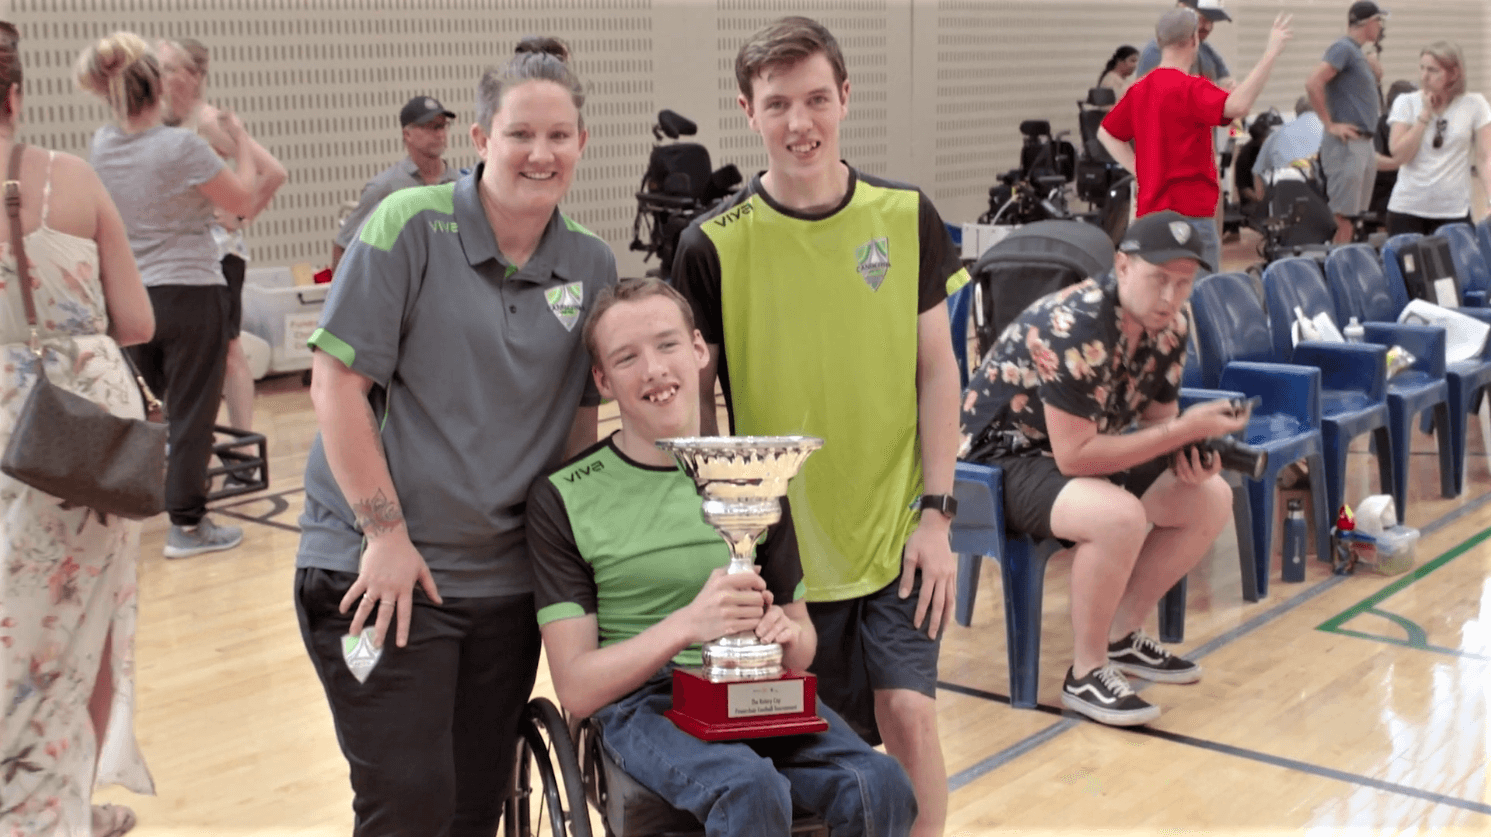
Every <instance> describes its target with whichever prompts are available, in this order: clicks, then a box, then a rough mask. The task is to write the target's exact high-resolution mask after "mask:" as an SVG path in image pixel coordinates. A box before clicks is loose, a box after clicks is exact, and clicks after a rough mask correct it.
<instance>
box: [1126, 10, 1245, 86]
mask: <svg viewBox="0 0 1491 837" xmlns="http://www.w3.org/2000/svg"><path fill="white" fill-rule="evenodd" d="M1175 5H1176V6H1179V7H1184V8H1187V9H1191V10H1192V11H1194V12H1196V16H1197V17H1198V18H1199V20H1198V21H1197V24H1198V25H1197V27H1196V34H1197V36H1199V37H1200V38H1201V46H1200V47H1198V48H1197V49H1196V60H1195V62H1194V63H1193V64H1192V65H1191V75H1193V76H1201V77H1202V78H1204V79H1206V80H1208V81H1210V82H1211V83H1212V84H1215V85H1216V86H1218V87H1220V88H1222V89H1223V90H1231V89H1232V88H1234V87H1236V86H1237V81H1236V80H1235V79H1234V78H1232V71H1231V70H1229V69H1227V62H1226V61H1223V60H1222V55H1221V53H1219V52H1217V51H1216V49H1214V48H1213V47H1212V45H1211V44H1209V43H1207V42H1206V38H1207V36H1208V35H1210V34H1211V30H1212V27H1213V26H1215V25H1216V24H1217V21H1222V20H1225V21H1227V22H1228V23H1231V22H1232V16H1231V15H1229V14H1227V10H1226V9H1224V8H1222V0H1180V2H1178V3H1176V4H1175ZM1158 66H1160V44H1159V42H1158V41H1150V42H1149V43H1148V44H1145V46H1144V49H1142V50H1140V51H1139V64H1138V66H1137V67H1136V68H1135V69H1134V80H1135V81H1138V80H1139V79H1141V78H1143V77H1144V74H1145V73H1148V72H1149V71H1150V70H1153V69H1154V68H1155V67H1158Z"/></svg>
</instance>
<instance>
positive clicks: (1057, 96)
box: [0, 0, 1491, 273]
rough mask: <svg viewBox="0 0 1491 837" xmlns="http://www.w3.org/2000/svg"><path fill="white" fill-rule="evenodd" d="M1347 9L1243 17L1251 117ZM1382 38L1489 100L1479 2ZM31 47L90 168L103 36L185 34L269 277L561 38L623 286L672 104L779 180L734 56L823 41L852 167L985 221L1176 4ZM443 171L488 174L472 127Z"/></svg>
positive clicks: (1238, 30) (734, 154) (239, 21)
mask: <svg viewBox="0 0 1491 837" xmlns="http://www.w3.org/2000/svg"><path fill="white" fill-rule="evenodd" d="M1348 5H1349V3H1347V2H1345V0H1330V2H1293V3H1289V4H1283V3H1279V2H1274V1H1273V0H1232V2H1229V3H1228V4H1227V8H1228V10H1229V11H1230V12H1231V13H1232V15H1233V17H1234V19H1235V21H1234V22H1233V23H1221V24H1218V25H1217V27H1216V31H1215V32H1214V33H1213V35H1212V42H1213V44H1214V45H1215V46H1216V47H1217V48H1218V49H1219V50H1220V51H1221V53H1222V54H1223V56H1224V57H1225V58H1226V60H1227V61H1228V63H1229V64H1230V65H1231V67H1232V69H1233V72H1234V75H1236V76H1238V77H1241V76H1243V75H1245V74H1246V72H1247V70H1248V69H1249V68H1250V67H1251V66H1252V63H1253V61H1255V60H1256V57H1257V55H1258V54H1259V52H1260V51H1261V50H1262V48H1263V44H1264V43H1265V40H1266V38H1267V34H1268V29H1269V26H1270V24H1271V22H1272V20H1273V17H1274V14H1275V13H1277V12H1278V11H1279V10H1281V9H1288V10H1290V11H1292V12H1293V13H1294V15H1295V32H1296V34H1295V38H1294V40H1293V42H1292V43H1291V44H1290V45H1289V47H1288V49H1287V51H1286V53H1285V55H1284V57H1283V58H1282V59H1281V60H1280V62H1279V63H1278V66H1277V67H1276V69H1275V72H1274V74H1273V79H1272V81H1271V82H1270V83H1269V85H1268V87H1267V88H1266V89H1265V91H1264V94H1263V96H1261V97H1260V99H1259V104H1260V106H1264V107H1266V106H1268V105H1277V106H1278V107H1280V109H1281V110H1282V109H1288V108H1290V107H1292V103H1293V101H1294V99H1295V98H1296V97H1297V96H1298V95H1299V94H1300V93H1301V92H1302V91H1303V84H1304V78H1305V76H1306V75H1307V74H1308V73H1309V72H1310V70H1311V69H1313V68H1314V66H1315V65H1316V64H1317V63H1318V61H1319V60H1320V55H1321V54H1322V53H1323V52H1324V50H1325V47H1326V46H1327V45H1328V44H1329V43H1330V41H1331V40H1333V39H1334V38H1336V37H1339V35H1340V34H1342V33H1343V32H1344V30H1345V9H1346V7H1347V6H1348ZM1382 5H1384V6H1386V7H1387V8H1389V9H1390V10H1391V12H1392V18H1391V19H1390V21H1389V24H1388V35H1387V40H1386V44H1385V53H1384V61H1385V64H1386V66H1387V79H1388V80H1391V79H1395V78H1410V79H1412V78H1416V77H1417V61H1418V55H1417V54H1418V49H1419V48H1420V47H1421V46H1422V45H1424V44H1427V43H1429V42H1430V41H1433V40H1437V39H1441V38H1448V39H1451V40H1457V41H1458V42H1459V43H1460V44H1461V46H1462V47H1463V48H1464V49H1465V51H1466V57H1467V61H1468V64H1469V67H1470V70H1471V79H1472V84H1471V89H1473V90H1474V89H1480V90H1491V85H1488V84H1487V81H1488V80H1491V67H1488V65H1487V61H1486V57H1487V53H1488V42H1491V14H1488V12H1487V9H1486V6H1485V4H1484V3H1483V2H1481V0H1383V3H1382ZM7 7H8V12H7V13H6V16H7V17H8V19H10V20H12V21H13V22H15V23H16V24H17V25H18V26H19V27H20V29H21V32H22V36H23V38H24V40H23V42H22V50H21V56H22V60H23V61H24V63H25V67H26V85H25V91H26V104H25V110H24V115H23V125H22V129H21V137H22V139H23V140H25V141H28V142H33V143H38V144H41V145H45V146H49V147H53V148H57V149H61V150H65V151H70V152H73V153H76V154H80V155H84V156H86V155H87V146H88V142H89V138H90V137H91V135H92V133H93V131H94V129H95V128H97V126H98V125H99V124H100V123H102V122H103V121H105V119H107V113H106V110H105V108H104V107H103V105H102V104H101V103H99V102H98V101H97V100H96V99H94V98H93V97H91V96H89V95H86V94H84V93H82V92H80V91H78V90H77V89H76V88H75V86H74V85H73V83H72V80H71V77H72V64H73V61H74V60H75V58H76V56H77V54H78V53H79V51H80V50H81V49H82V48H83V47H84V46H85V45H87V44H88V43H89V42H91V41H92V40H94V39H96V38H99V37H101V36H103V35H106V34H107V33H109V32H111V31H113V30H115V29H120V28H128V29H132V30H134V31H136V32H139V33H140V34H141V35H143V36H145V37H146V38H147V39H152V40H153V39H156V38H177V37H193V38H196V39H198V40H200V41H202V42H203V43H204V44H206V45H207V46H208V48H209V49H210V50H211V52H212V56H213V63H212V70H211V73H210V74H209V77H208V85H209V88H208V97H209V99H210V100H211V101H213V102H215V103H217V104H219V105H222V106H226V107H229V108H232V109H234V110H236V111H238V112H239V113H240V114H241V115H242V116H243V118H244V121H245V123H246V124H247V125H248V128H249V130H250V132H251V133H253V134H254V136H256V137H257V138H258V139H259V140H260V141H261V142H263V143H264V145H265V146H266V147H268V148H269V150H270V151H271V152H272V153H274V154H275V155H276V156H277V157H278V158H279V159H280V160H281V161H282V162H283V163H284V164H285V166H286V168H287V169H288V170H289V172H290V180H289V182H288V183H286V185H285V186H284V187H283V188H282V189H281V190H280V192H279V195H278V196H277V197H276V199H275V202H274V204H273V205H272V206H271V207H270V208H269V210H268V211H266V212H265V213H264V214H263V215H262V216H261V217H260V218H259V220H258V221H257V222H256V223H255V224H254V226H253V228H252V230H251V233H250V235H251V238H250V244H251V247H252V251H253V257H254V259H255V260H256V261H257V262H258V263H259V264H266V265H272V264H289V263H292V262H298V261H306V262H311V263H312V264H315V265H322V264H325V263H326V262H327V261H329V258H330V249H331V244H330V242H331V238H332V235H333V233H334V231H335V217H336V210H337V207H338V205H339V204H340V203H341V202H342V201H344V200H348V199H354V198H356V197H357V195H358V194H359V192H360V191H361V189H362V185H363V184H364V183H365V182H366V181H367V180H368V179H369V178H370V177H372V176H373V175H374V174H375V173H377V172H378V171H380V170H381V169H383V168H384V167H386V166H387V165H389V164H390V163H392V162H393V161H394V160H396V159H398V158H399V157H401V156H402V154H403V150H402V144H401V142H400V140H399V126H398V119H397V113H398V110H399V108H400V106H402V105H403V103H404V102H405V101H406V100H407V99H408V98H409V97H411V96H414V95H417V94H428V95H433V96H435V97H437V98H438V99H440V100H441V101H442V102H443V103H444V104H445V105H446V106H447V107H449V108H451V109H452V110H454V111H456V112H457V113H458V114H459V118H458V120H457V123H458V125H459V126H466V125H469V123H470V121H471V119H472V100H473V92H472V91H473V89H474V86H475V83H476V80H477V79H478V77H479V76H480V75H481V72H482V70H483V69H484V68H485V67H487V66H489V65H491V64H494V63H497V62H500V61H502V60H505V58H506V56H507V55H508V54H509V53H510V51H511V48H512V45H513V44H514V43H515V42H516V41H517V39H518V38H519V37H521V36H522V35H525V34H534V33H545V34H555V35H559V36H561V37H563V38H565V39H566V40H568V41H569V42H570V44H571V47H572V48H573V51H574V54H575V65H576V68H577V69H578V71H579V72H580V73H581V74H582V76H583V77H584V78H585V79H586V80H587V81H588V83H589V87H590V99H589V102H588V103H587V105H586V121H587V124H588V126H589V128H590V132H591V137H590V145H589V147H588V148H587V149H586V152H585V159H584V160H583V161H582V162H581V164H580V170H579V172H578V175H577V178H576V183H575V186H574V188H573V190H572V191H571V193H570V195H569V198H568V200H567V201H566V202H565V209H566V211H567V212H569V213H570V214H572V215H573V216H575V217H576V218H577V219H578V220H580V221H581V222H582V223H584V224H585V225H586V226H588V227H589V228H590V229H592V230H594V231H596V232H597V233H599V234H600V235H602V236H603V237H604V238H605V239H606V240H607V241H609V242H610V243H611V244H612V245H613V247H615V248H616V250H617V253H618V255H619V256H620V257H621V260H622V269H623V272H624V273H637V272H640V270H641V267H642V266H641V263H640V261H639V260H638V259H637V258H636V256H635V255H634V254H630V253H628V252H627V245H628V243H629V242H630V241H631V238H632V229H631V225H632V218H633V215H634V214H635V202H634V199H633V193H634V192H635V190H636V187H637V183H638V181H639V180H640V177H641V173H642V171H643V169H644V167H645V165H646V160H647V154H648V151H649V149H650V148H651V146H652V137H651V135H650V133H649V127H650V125H651V124H652V118H653V115H654V114H655V113H656V111H657V110H658V109H660V108H664V107H668V108H672V109H674V110H677V111H679V112H681V113H683V114H685V115H687V116H689V117H691V118H693V119H694V120H695V121H696V122H698V123H699V126H700V131H699V140H700V141H702V142H704V143H705V144H706V145H707V146H708V147H709V149H710V150H711V152H712V153H713V154H714V155H715V163H716V165H719V164H721V163H723V162H733V163H735V164H736V165H738V166H739V167H740V168H741V170H742V171H744V172H747V173H749V172H753V171H756V170H759V169H760V168H762V167H763V166H764V164H765V154H764V152H763V151H762V149H761V144H760V140H759V139H758V138H757V137H756V136H755V135H754V134H753V133H751V131H750V130H749V128H748V127H747V126H746V123H745V120H744V117H743V116H742V115H741V112H740V110H739V108H738V107H737V105H736V102H735V97H736V91H735V83H734V80H733V75H732V72H731V68H732V66H733V62H734V56H735V51H736V49H737V48H738V46H739V44H740V42H741V41H742V40H743V39H744V38H745V37H746V36H747V35H749V34H750V33H751V32H752V31H754V30H755V29H757V28H758V27H760V26H761V25H762V24H764V23H766V22H767V21H769V20H772V19H774V18H776V17H779V16H781V15H784V14H807V15H810V16H813V17H816V18H818V19H820V20H822V21H824V22H825V23H826V24H827V25H828V26H829V27H830V28H831V29H832V30H833V31H834V32H835V34H836V35H837V36H838V38H839V39H840V41H841V43H842V45H843V47H844V50H845V53H846V56H847V60H848V65H849V72H850V84H851V97H850V115H849V119H848V120H847V122H846V123H845V125H844V128H843V148H844V154H845V156H846V157H847V159H849V160H850V161H851V162H853V163H854V164H856V165H858V166H860V167H862V168H864V169H866V170H867V171H872V172H876V173H879V174H882V175H885V176H888V177H892V178H896V179H900V180H906V181H910V182H913V183H916V184H918V185H920V186H922V187H923V188H924V189H925V190H926V191H927V192H928V193H929V194H930V195H931V196H932V198H933V199H934V200H935V201H936V203H937V205H938V207H939V209H940V210H941V211H942V214H943V215H944V217H945V218H947V219H948V220H950V221H963V220H972V219H973V218H974V217H976V216H977V215H978V214H979V213H980V212H981V211H982V210H983V208H984V204H985V195H986V193H987V190H988V187H989V185H991V184H992V183H993V182H994V181H995V179H996V177H997V175H998V174H999V173H1000V172H1002V171H1005V170H1006V169H1009V168H1011V167H1012V166H1013V165H1014V164H1015V162H1016V160H1017V158H1018V153H1019V146H1020V138H1019V135H1018V132H1017V130H1016V125H1018V123H1019V122H1020V120H1022V119H1029V118H1045V119H1049V120H1051V122H1052V123H1053V125H1054V126H1055V128H1056V129H1058V130H1072V131H1075V128H1076V113H1077V108H1076V102H1077V100H1078V98H1080V97H1081V96H1082V95H1083V94H1084V93H1085V91H1086V89H1087V88H1088V87H1089V86H1091V85H1092V84H1093V83H1094V82H1095V81H1096V79H1097V76H1098V71H1099V70H1100V69H1101V67H1102V64H1103V62H1104V61H1105V60H1106V59H1107V57H1108V56H1109V55H1110V54H1111V53H1112V51H1113V49H1114V48H1115V47H1117V46H1118V45H1119V44H1122V43H1130V44H1133V45H1135V46H1142V45H1143V44H1144V43H1145V42H1146V41H1147V40H1148V39H1149V38H1150V37H1151V36H1152V34H1151V31H1152V26H1153V22H1154V20H1155V18H1157V17H1158V16H1159V14H1160V13H1161V12H1162V11H1164V10H1165V9H1166V8H1168V7H1169V4H1168V3H1166V2H1164V1H1163V0H1144V2H1136V1H1135V0H1042V2H1025V1H1024V0H1021V1H1019V2H1017V1H1016V0H879V2H876V1H875V0H818V2H812V1H811V0H801V1H800V2H786V0H498V2H475V1H474V0H399V1H398V2H395V1H394V0H303V2H302V0H8V2H7V0H0V10H3V9H6V8H7ZM449 158H450V160H451V161H452V162H454V163H455V164H456V165H458V166H470V165H473V164H474V163H475V156H474V154H473V153H472V151H471V144H470V140H469V139H468V138H467V133H466V131H465V130H454V129H453V130H452V131H451V145H450V152H449Z"/></svg>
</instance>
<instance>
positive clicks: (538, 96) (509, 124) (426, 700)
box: [295, 40, 616, 837]
mask: <svg viewBox="0 0 1491 837" xmlns="http://www.w3.org/2000/svg"><path fill="white" fill-rule="evenodd" d="M565 57H566V51H565V50H564V49H563V47H562V45H560V44H558V43H557V42H554V41H549V40H534V41H528V42H525V43H524V45H522V46H520V54H519V55H518V56H516V57H515V58H513V59H512V60H511V61H510V62H509V63H508V64H507V65H506V66H505V67H503V68H501V69H497V70H492V71H490V72H488V73H487V74H486V75H485V76H484V77H483V78H482V80H481V83H480V85H479V86H478V88H477V106H476V110H477V114H476V117H477V121H476V124H475V125H473V126H472V127H471V138H472V140H473V142H474V143H475V144H476V149H477V153H478V154H479V155H480V156H481V158H482V163H481V165H479V166H478V167H477V168H476V171H474V172H473V173H471V174H469V175H467V176H465V177H463V178H462V179H460V180H459V181H457V182H455V183H445V184H439V185H434V186H422V187H415V188H412V189H404V190H402V191H399V192H395V193H394V194H392V195H390V196H389V197H387V198H385V199H384V200H383V202H382V203H381V204H379V206H378V208H377V209H376V210H375V211H374V212H373V214H372V215H371V216H369V218H368V220H367V221H366V222H365V223H364V224H363V225H362V228H361V230H360V231H359V232H358V235H357V238H355V239H354V240H353V241H352V242H351V246H350V247H348V248H347V252H346V255H345V256H344V257H343V259H342V261H341V263H340V264H339V265H338V267H337V272H336V278H335V279H334V280H333V282H332V286H331V291H330V293H329V294H328V295H327V299H326V306H325V309H324V311H323V312H322V315H321V322H320V324H319V328H318V329H317V330H316V331H315V333H314V334H312V336H311V339H310V343H311V345H312V346H313V347H314V349H315V350H316V351H315V355H314V360H313V361H312V364H313V365H312V371H313V375H312V378H311V381H312V383H311V399H312V401H313V403H314V404H315V408H316V421H317V424H318V425H319V427H320V430H321V433H320V435H319V437H318V438H317V440H316V443H315V445H314V446H313V447H312V449H311V454H310V456H309V458H308V460H307V463H306V475H305V512H304V514H303V515H302V516H301V520H300V523H301V529H302V532H303V534H302V536H301V541H300V552H299V555H298V556H297V559H296V565H297V568H298V569H297V571H296V589H295V604H296V610H297V613H298V614H299V618H300V626H301V634H302V636H303V638H304V640H305V644H306V649H307V651H308V652H309V653H310V656H311V660H312V662H313V663H314V664H315V666H316V669H317V672H318V673H319V674H320V677H321V682H322V685H323V686H324V688H325V690H326V695H327V700H328V701H329V703H330V704H331V711H332V717H333V720H334V722H335V724H336V729H337V740H338V742H339V743H340V744H341V747H342V751H343V753H344V754H345V755H346V757H347V761H348V764H349V766H350V768H351V778H352V788H353V791H354V793H355V799H354V801H353V809H354V810H355V812H356V815H357V821H356V827H355V834H357V835H360V836H365V835H374V834H377V835H392V834H399V835H405V834H407V835H426V834H449V835H452V837H460V836H461V835H491V834H492V833H494V831H495V830H496V827H497V821H498V814H499V811H500V808H501V803H502V799H501V794H500V789H501V788H504V787H506V786H507V784H506V783H507V781H508V779H507V776H508V773H509V771H510V770H511V768H512V763H513V752H514V751H513V735H514V731H515V729H516V725H517V720H518V718H519V716H520V713H521V712H522V708H523V705H524V704H525V703H526V702H527V700H528V694H529V692H530V691H531V690H532V688H533V681H534V676H535V674H536V670H537V667H538V649H539V635H538V623H537V617H536V615H535V612H534V606H533V593H532V589H533V587H532V578H531V575H532V573H531V569H530V564H529V558H528V551H527V543H526V538H525V532H524V509H525V502H526V499H527V491H528V486H529V484H530V483H531V482H532V480H533V479H534V478H536V477H537V476H538V475H539V474H540V473H541V472H543V471H545V470H548V469H551V468H553V467H555V466H557V465H558V464H559V463H560V461H561V460H562V459H563V457H565V456H566V455H567V454H568V453H572V452H576V451H578V450H580V449H583V448H584V447H586V446H588V445H590V444H592V443H594V442H595V436H596V405H597V404H598V403H599V400H600V398H599V395H598V393H597V392H596V390H595V385H594V382H593V381H591V379H590V359H589V356H588V354H587V353H586V351H585V348H584V346H583V345H582V343H581V340H580V332H581V327H582V325H583V323H582V320H583V317H584V316H585V314H586V312H587V310H588V309H589V307H590V305H591V302H592V300H593V299H594V298H595V295H596V294H597V293H598V292H599V291H600V290H601V289H602V288H604V287H606V286H607V285H610V284H613V283H614V282H615V281H616V263H615V259H614V257H613V256H612V254H611V251H610V249H609V248H608V247H607V246H606V244H605V242H603V241H601V240H600V239H598V238H596V237H595V236H593V235H591V234H589V233H588V232H586V231H585V230H584V229H583V228H582V227H580V226H579V225H578V224H576V223H574V222H573V221H571V220H569V219H568V218H565V217H564V216H563V215H562V214H561V213H560V212H559V210H558V205H559V201H560V199H561V198H563V197H564V194H565V192H566V191H567V190H568V188H569V185H570V181H571V179H572V177H573V175H574V170H575V164H576V163H577V162H578V160H579V158H580V154H581V151H582V150H583V149H584V147H585V139H586V134H585V130H584V122H583V120H582V119H581V116H580V107H581V105H582V104H583V102H584V95H583V88H582V86H581V85H580V82H579V80H578V79H577V78H576V76H575V75H574V73H573V72H572V71H571V70H570V68H569V66H568V64H567V63H566V61H565ZM390 628H392V630H390ZM385 638H387V639H388V640H390V641H389V642H386V643H385V642H384V639H385Z"/></svg>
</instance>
